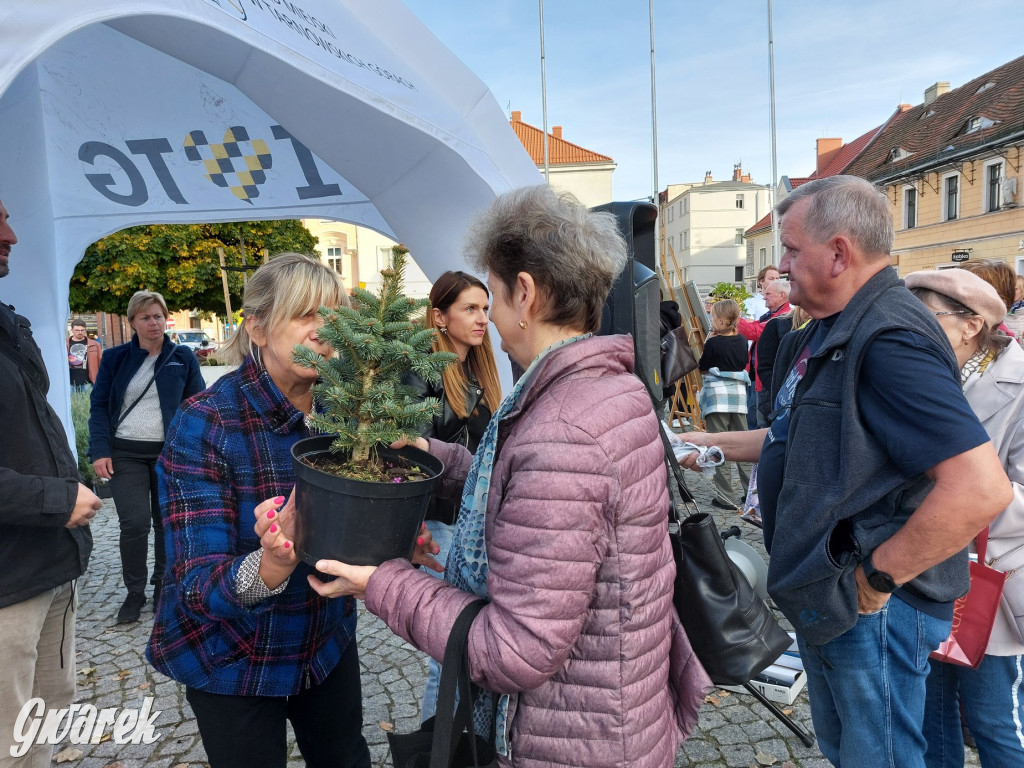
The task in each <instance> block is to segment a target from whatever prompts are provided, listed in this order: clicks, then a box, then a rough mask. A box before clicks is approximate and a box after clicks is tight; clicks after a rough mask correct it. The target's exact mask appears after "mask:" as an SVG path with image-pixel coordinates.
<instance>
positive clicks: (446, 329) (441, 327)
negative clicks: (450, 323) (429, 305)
mask: <svg viewBox="0 0 1024 768" xmlns="http://www.w3.org/2000/svg"><path fill="white" fill-rule="evenodd" d="M437 330H439V331H440V332H441V333H442V334H443V335H444V336H447V335H448V327H447V326H444V325H442V326H438V329H437Z"/></svg>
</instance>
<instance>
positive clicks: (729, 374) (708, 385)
mask: <svg viewBox="0 0 1024 768" xmlns="http://www.w3.org/2000/svg"><path fill="white" fill-rule="evenodd" d="M701 379H702V380H703V383H704V386H703V387H702V388H701V390H700V391H699V392H698V393H697V407H698V408H700V412H701V413H746V412H747V385H748V384H749V383H750V377H749V376H748V375H747V372H746V371H720V370H719V369H718V368H712V369H711V370H709V371H708V372H707V373H702V374H701Z"/></svg>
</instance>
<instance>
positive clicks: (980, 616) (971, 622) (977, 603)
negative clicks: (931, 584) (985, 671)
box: [931, 528, 1006, 669]
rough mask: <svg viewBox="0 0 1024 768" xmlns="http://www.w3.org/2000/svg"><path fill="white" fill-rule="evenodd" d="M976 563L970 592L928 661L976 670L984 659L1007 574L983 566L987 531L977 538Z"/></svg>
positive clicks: (954, 612)
mask: <svg viewBox="0 0 1024 768" xmlns="http://www.w3.org/2000/svg"><path fill="white" fill-rule="evenodd" d="M977 548H978V562H976V563H975V562H973V561H972V562H971V588H970V590H969V591H968V592H967V594H966V595H964V596H963V597H961V598H960V599H959V600H957V601H956V603H955V604H954V606H953V629H952V631H951V632H950V633H949V637H947V638H946V639H945V640H943V641H942V643H941V644H940V645H939V647H938V648H937V649H936V650H935V651H934V652H933V653H932V655H931V658H933V659H937V660H939V661H945V662H947V663H949V664H958V665H960V666H961V667H970V668H971V669H977V668H978V666H979V665H980V664H981V661H982V659H984V658H985V648H987V647H988V639H989V636H990V635H991V634H992V625H993V624H994V623H995V620H996V614H998V612H999V600H1000V598H1001V597H1002V594H1003V585H1004V584H1006V574H1005V573H1003V572H1002V571H997V570H996V569H995V568H992V567H990V566H988V565H985V551H986V550H987V549H988V528H985V530H983V531H982V532H981V533H979V534H978V547H977Z"/></svg>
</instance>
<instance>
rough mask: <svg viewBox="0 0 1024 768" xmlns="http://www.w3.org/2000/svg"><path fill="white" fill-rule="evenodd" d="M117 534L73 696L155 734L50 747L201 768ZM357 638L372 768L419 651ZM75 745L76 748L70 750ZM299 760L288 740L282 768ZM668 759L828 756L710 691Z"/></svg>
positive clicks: (368, 632) (702, 494) (805, 767)
mask: <svg viewBox="0 0 1024 768" xmlns="http://www.w3.org/2000/svg"><path fill="white" fill-rule="evenodd" d="M687 479H688V481H690V483H691V489H692V490H693V492H694V495H695V496H696V497H697V499H698V502H701V508H702V509H706V510H709V511H710V510H712V507H711V506H710V503H709V502H710V499H711V493H712V491H711V485H710V483H709V482H708V481H706V480H705V479H704V478H703V477H701V476H699V475H696V474H693V473H688V475H687ZM714 511H715V512H716V516H717V519H718V523H719V526H720V527H727V526H729V525H732V524H738V525H739V526H740V527H741V528H742V529H743V532H742V536H743V539H744V540H745V541H747V542H748V543H750V544H751V545H753V546H754V547H755V548H756V549H758V551H760V552H761V553H763V552H764V550H763V547H762V546H761V543H760V535H759V533H758V531H757V530H756V529H754V528H753V527H752V526H750V525H749V524H747V523H744V522H742V521H739V520H738V518H736V516H735V515H732V514H730V513H723V512H719V511H718V510H714ZM117 535H118V534H117V515H116V512H115V510H114V505H113V502H112V501H109V500H108V501H105V502H104V507H103V510H102V512H101V513H100V514H99V515H97V517H96V519H95V520H94V521H93V536H94V539H95V550H94V552H93V556H92V562H91V564H90V567H89V572H88V573H87V574H86V575H85V576H84V577H83V578H82V579H81V580H80V582H79V597H80V607H79V616H78V644H77V650H78V681H79V683H78V684H79V690H78V702H80V703H83V704H84V703H88V704H92V705H93V706H95V707H96V708H97V709H102V708H105V707H116V708H120V707H140V706H142V703H143V700H144V698H145V697H153V702H152V710H153V711H154V712H159V713H160V714H159V717H157V719H156V721H155V729H156V732H157V733H158V734H159V738H158V739H157V740H156V741H155V742H154V743H152V744H138V745H127V746H119V745H116V744H113V743H111V742H110V741H106V742H104V743H100V744H95V745H93V744H85V745H71V744H69V743H68V742H67V741H65V742H64V743H62V744H60V745H58V746H57V747H56V748H55V752H60V751H63V750H72V752H71V756H70V757H69V758H68V759H66V761H65V763H66V765H68V766H70V767H72V768H78V767H79V766H80V767H81V768H115V765H116V768H135V767H136V766H143V765H146V766H154V768H184V767H185V766H195V767H198V766H201V765H203V764H204V763H205V761H206V754H205V752H204V751H203V745H202V742H201V740H200V738H199V733H198V729H197V727H196V722H195V719H194V716H193V715H192V711H191V709H190V708H189V706H188V704H187V703H186V701H185V696H184V689H183V688H182V687H181V686H180V685H179V684H178V683H176V682H174V681H173V680H169V679H167V678H166V677H164V676H163V675H161V674H159V673H158V672H156V671H155V670H154V669H153V668H152V667H150V666H149V664H147V663H146V660H145V657H144V655H143V651H144V649H145V645H146V641H147V640H148V637H149V632H150V629H151V627H152V620H153V613H152V603H147V604H146V606H145V607H144V608H143V614H142V620H141V621H140V622H138V623H136V624H130V625H117V624H115V621H114V618H115V616H116V614H117V611H118V608H119V607H120V605H121V601H122V600H123V598H124V591H123V587H122V585H121V576H120V559H119V556H118V549H117ZM358 643H359V655H360V660H361V664H362V684H363V700H364V707H365V713H364V733H365V734H366V739H367V741H368V742H369V744H370V752H371V755H372V757H373V764H374V766H375V767H376V766H387V765H389V753H388V748H387V739H386V733H385V730H384V728H390V727H394V728H395V729H396V730H397V731H398V732H407V731H411V730H415V729H416V728H417V727H418V725H419V697H420V694H421V692H422V688H423V680H424V677H425V672H426V662H425V658H426V657H425V656H424V655H423V654H421V653H419V652H418V651H416V650H415V649H414V648H412V647H411V646H409V645H408V644H407V643H405V642H404V641H402V640H401V639H399V638H398V637H396V636H395V635H393V634H392V633H391V632H390V631H389V630H388V629H387V627H386V626H384V625H383V623H382V622H380V621H379V620H378V619H377V618H376V617H374V616H371V615H370V614H368V613H365V612H364V613H363V614H362V615H361V616H360V619H359V633H358ZM782 708H783V709H784V710H785V711H786V712H789V713H791V716H792V718H793V720H794V721H796V722H797V723H799V724H800V725H801V726H802V727H803V728H804V729H805V730H807V731H808V732H811V722H810V712H809V710H808V706H807V695H806V693H805V692H804V693H801V695H800V696H799V697H798V698H797V700H796V702H795V703H794V704H793V705H791V706H783V707H782ZM77 751H80V753H81V754H75V753H76V752H77ZM302 764H303V762H302V759H301V757H300V756H299V753H298V750H297V749H296V748H295V747H294V740H292V750H291V757H290V765H292V766H300V765H302ZM967 764H968V765H971V766H976V765H978V762H977V755H976V753H974V752H973V751H971V750H968V763H967ZM676 765H677V766H702V767H705V768H710V766H731V767H732V768H745V767H746V766H756V765H776V766H785V768H797V767H799V768H825V766H828V762H827V761H826V760H825V759H824V758H823V757H822V756H821V754H820V752H819V751H818V749H817V747H810V748H809V747H805V746H803V744H801V743H800V741H799V740H798V739H797V738H796V737H795V736H793V735H792V734H790V732H789V731H788V730H787V729H786V728H785V726H783V725H782V723H780V722H779V721H777V720H776V719H775V718H774V717H772V715H771V714H769V713H768V711H767V710H765V709H764V708H763V707H762V706H761V705H760V704H758V703H757V702H756V701H755V700H754V699H753V698H752V697H750V696H749V695H746V694H737V693H728V692H720V691H715V692H713V693H712V695H711V696H710V697H709V699H708V701H707V703H706V704H705V705H704V708H703V710H702V711H701V714H700V723H699V727H698V729H697V732H696V733H694V734H693V735H692V736H691V738H690V739H689V741H687V742H686V743H685V744H684V745H683V746H682V748H681V749H680V751H679V754H678V755H677V758H676Z"/></svg>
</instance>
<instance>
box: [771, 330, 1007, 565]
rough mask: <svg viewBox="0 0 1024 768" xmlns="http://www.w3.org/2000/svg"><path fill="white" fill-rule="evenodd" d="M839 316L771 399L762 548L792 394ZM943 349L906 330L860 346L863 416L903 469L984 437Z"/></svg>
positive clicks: (935, 460)
mask: <svg viewBox="0 0 1024 768" xmlns="http://www.w3.org/2000/svg"><path fill="white" fill-rule="evenodd" d="M838 317H839V315H832V316H831V317H827V318H825V319H823V320H821V321H820V322H818V324H817V327H816V328H815V329H814V331H813V333H812V334H811V336H810V338H809V340H808V343H807V346H806V347H805V348H804V349H803V350H801V351H800V353H799V354H798V355H797V358H796V362H795V364H794V366H793V368H792V369H791V370H790V371H788V373H787V376H786V379H785V381H784V383H783V385H782V387H781V389H780V390H779V394H778V397H777V398H776V400H775V409H776V411H777V412H778V415H777V416H776V418H775V421H773V422H772V425H771V427H770V428H769V429H768V434H767V435H766V436H765V441H764V445H763V446H762V448H761V458H760V462H759V464H758V468H757V490H758V497H759V500H760V503H761V517H762V519H763V521H764V540H765V548H766V549H767V550H768V551H769V552H771V543H772V539H773V537H774V535H775V514H776V509H777V507H778V501H779V493H780V492H781V490H782V483H783V480H784V474H785V454H786V440H787V438H788V436H789V435H788V433H789V415H790V406H791V405H792V401H793V394H794V392H795V391H796V386H797V384H798V383H799V381H800V379H801V378H803V375H804V373H806V371H807V358H808V357H810V356H811V355H813V354H814V351H815V350H817V349H818V347H820V346H821V344H822V342H823V341H824V340H825V337H826V336H827V335H828V333H829V331H830V330H831V329H832V326H833V325H835V322H836V320H837V319H838ZM947 355H948V352H947V351H944V350H942V349H940V348H939V347H938V346H936V344H935V343H934V342H933V341H931V340H930V339H928V338H927V337H926V336H923V335H921V334H918V333H913V332H911V331H887V332H885V333H882V334H879V335H878V337H877V338H875V340H874V341H872V342H871V344H870V345H869V346H868V348H867V350H866V351H865V354H864V360H863V364H862V366H861V372H860V379H859V381H858V383H857V406H858V408H859V410H860V415H861V418H862V419H863V421H864V423H865V425H866V426H867V428H868V430H869V431H870V432H871V434H872V436H873V437H874V438H875V439H876V440H878V442H879V443H880V444H881V445H882V446H883V447H884V449H885V450H886V452H887V453H888V454H889V457H890V458H891V459H892V461H893V463H894V464H895V465H896V466H897V467H899V468H900V470H901V471H902V472H904V473H905V474H907V475H916V474H919V473H921V472H924V471H925V470H927V469H930V468H931V467H934V466H935V465H936V464H939V463H941V462H943V461H945V460H946V459H949V458H952V457H953V456H957V455H959V454H961V453H964V452H965V451H969V450H971V449H972V448H976V447H978V446H979V445H982V444H983V443H985V442H987V441H988V435H987V434H986V432H985V429H984V428H983V427H982V426H981V423H980V422H979V421H978V418H977V417H976V416H975V415H974V412H973V411H972V410H971V407H970V405H968V404H967V400H966V398H965V397H964V396H963V392H962V391H961V389H960V382H959V381H958V380H957V379H956V378H955V377H954V376H953V374H952V372H951V370H950V367H949V363H948V361H947V360H948V358H947ZM780 373H781V372H780ZM836 440H837V442H838V440H839V436H838V435H837V436H836Z"/></svg>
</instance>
